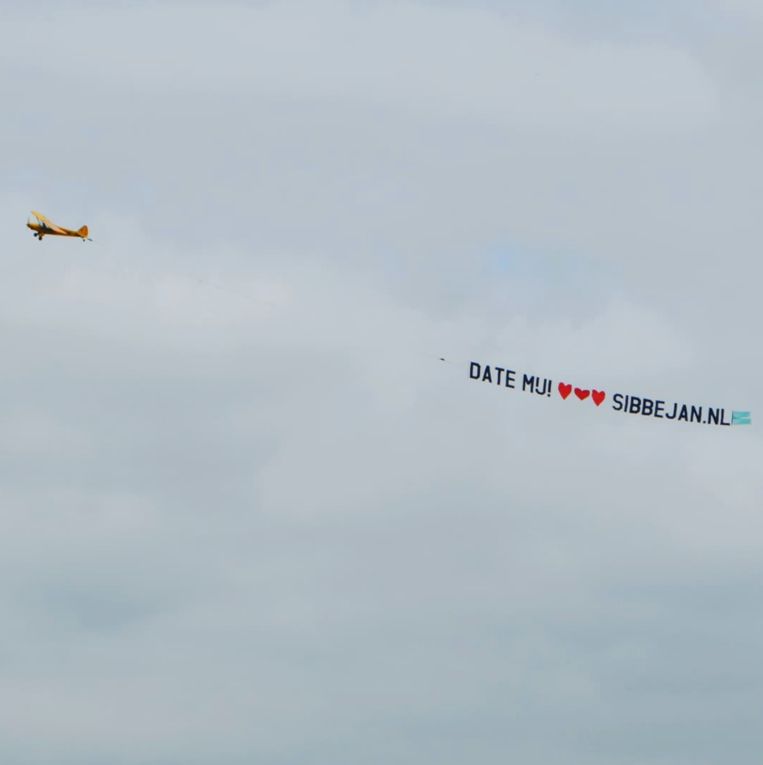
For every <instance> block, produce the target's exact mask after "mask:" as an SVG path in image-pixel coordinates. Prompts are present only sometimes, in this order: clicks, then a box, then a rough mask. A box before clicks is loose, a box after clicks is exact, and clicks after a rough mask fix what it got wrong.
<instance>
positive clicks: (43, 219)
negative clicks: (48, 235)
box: [32, 210, 66, 234]
mask: <svg viewBox="0 0 763 765" xmlns="http://www.w3.org/2000/svg"><path fill="white" fill-rule="evenodd" d="M32 215H34V217H35V218H37V220H38V222H39V223H40V225H42V226H45V228H48V229H50V230H51V231H57V232H58V233H59V234H65V233H66V231H65V230H64V229H62V228H61V226H57V225H56V224H55V223H53V221H52V220H50V219H49V218H46V217H45V216H44V215H43V214H42V213H39V212H37V211H36V210H32Z"/></svg>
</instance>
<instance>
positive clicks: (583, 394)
mask: <svg viewBox="0 0 763 765" xmlns="http://www.w3.org/2000/svg"><path fill="white" fill-rule="evenodd" d="M575 395H576V396H577V397H578V398H579V399H580V400H581V401H585V399H587V398H588V397H589V396H590V395H591V391H590V390H581V389H580V388H575Z"/></svg>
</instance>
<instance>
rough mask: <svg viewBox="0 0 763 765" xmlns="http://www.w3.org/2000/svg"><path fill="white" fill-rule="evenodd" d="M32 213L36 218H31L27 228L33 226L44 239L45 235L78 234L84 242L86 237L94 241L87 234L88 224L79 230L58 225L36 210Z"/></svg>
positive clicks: (35, 233)
mask: <svg viewBox="0 0 763 765" xmlns="http://www.w3.org/2000/svg"><path fill="white" fill-rule="evenodd" d="M32 215H33V216H34V220H32V218H30V219H29V220H28V221H27V223H26V225H27V228H31V229H32V231H34V235H35V236H36V237H37V238H38V239H39V240H40V241H42V238H43V237H44V236H46V235H47V236H78V237H79V238H80V239H81V240H82V241H83V242H84V241H85V239H87V240H88V242H92V241H93V240H92V239H91V238H90V237H89V236H88V235H87V234H88V231H87V226H82V228H80V229H78V230H77V231H73V230H72V229H70V228H62V227H61V226H57V225H56V224H55V223H53V221H52V220H48V218H46V217H45V216H44V215H43V214H42V213H38V212H36V211H35V210H32Z"/></svg>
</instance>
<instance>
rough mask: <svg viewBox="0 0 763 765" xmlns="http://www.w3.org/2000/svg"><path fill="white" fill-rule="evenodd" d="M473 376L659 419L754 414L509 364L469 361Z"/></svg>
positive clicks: (730, 418)
mask: <svg viewBox="0 0 763 765" xmlns="http://www.w3.org/2000/svg"><path fill="white" fill-rule="evenodd" d="M469 379H470V380H477V381H479V382H483V383H490V384H492V385H498V386H500V387H502V388H506V389H509V390H514V391H519V392H522V393H530V394H534V395H536V396H542V397H544V398H551V397H552V395H553V396H558V397H559V398H561V399H562V400H563V401H570V402H574V403H576V404H578V405H587V406H591V407H592V408H594V409H599V408H600V407H604V408H609V409H611V410H612V411H614V412H619V413H620V414H632V415H639V416H641V417H650V418H652V419H655V420H672V421H675V422H691V423H697V424H699V425H720V426H731V425H750V424H752V416H751V414H750V412H748V411H741V410H736V409H729V408H727V407H721V406H704V405H697V404H684V403H682V402H680V401H675V400H671V399H658V398H650V397H647V396H635V395H633V394H631V393H620V392H617V393H609V392H608V391H605V390H599V389H597V388H593V387H582V386H578V385H576V384H574V383H572V382H567V381H559V382H557V383H555V382H554V380H553V379H552V378H550V377H544V376H542V375H531V374H528V373H524V372H518V371H516V370H514V369H508V368H506V367H499V366H495V365H491V364H482V363H480V362H478V361H471V362H469Z"/></svg>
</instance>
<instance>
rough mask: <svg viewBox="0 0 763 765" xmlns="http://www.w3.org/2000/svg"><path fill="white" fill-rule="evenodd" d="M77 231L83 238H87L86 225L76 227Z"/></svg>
mask: <svg viewBox="0 0 763 765" xmlns="http://www.w3.org/2000/svg"><path fill="white" fill-rule="evenodd" d="M77 233H78V234H79V235H80V236H81V237H82V238H83V239H87V235H88V230H87V226H83V227H82V228H80V229H78V230H77Z"/></svg>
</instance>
